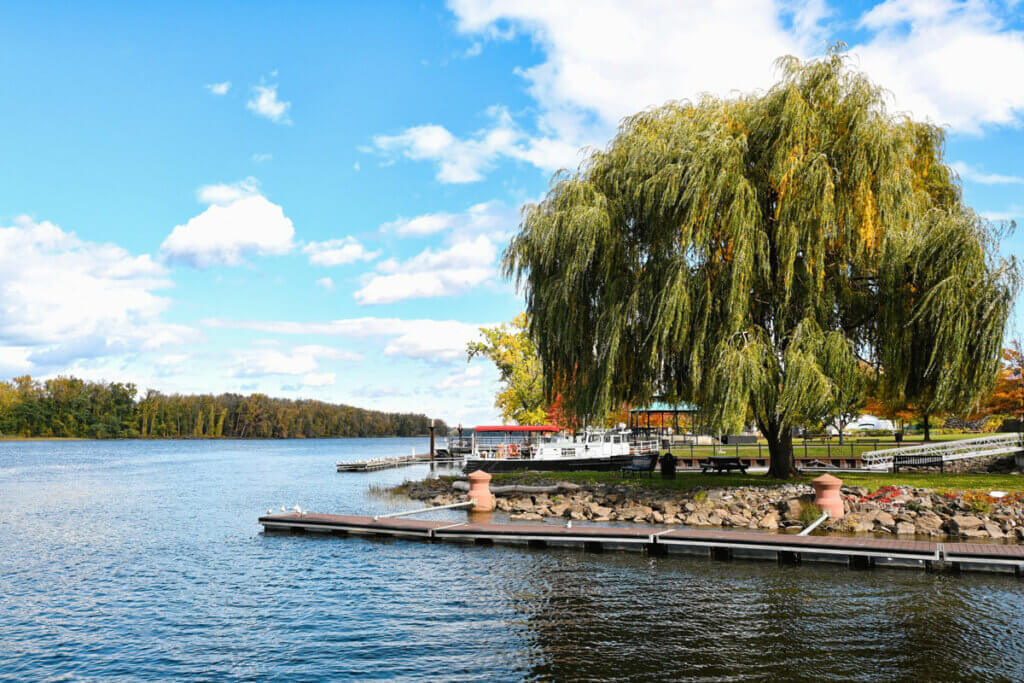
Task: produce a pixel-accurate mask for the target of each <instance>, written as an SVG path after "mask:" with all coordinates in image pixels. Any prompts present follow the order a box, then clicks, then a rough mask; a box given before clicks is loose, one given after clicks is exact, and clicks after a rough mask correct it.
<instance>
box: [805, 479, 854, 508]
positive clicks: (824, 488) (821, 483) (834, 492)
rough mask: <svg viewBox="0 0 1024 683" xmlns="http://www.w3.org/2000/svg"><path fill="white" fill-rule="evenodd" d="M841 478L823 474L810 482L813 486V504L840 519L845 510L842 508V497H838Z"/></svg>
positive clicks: (841, 482)
mask: <svg viewBox="0 0 1024 683" xmlns="http://www.w3.org/2000/svg"><path fill="white" fill-rule="evenodd" d="M842 485H843V480H842V479H839V478H838V477H833V476H832V475H831V474H823V475H821V476H820V477H818V478H817V479H815V480H813V481H812V482H811V486H813V487H814V504H815V505H817V506H818V509H819V510H821V511H822V512H827V513H828V514H829V516H830V517H833V518H835V519H840V518H842V517H843V515H845V514H846V512H845V511H844V510H843V499H842V498H840V497H839V487H840V486H842Z"/></svg>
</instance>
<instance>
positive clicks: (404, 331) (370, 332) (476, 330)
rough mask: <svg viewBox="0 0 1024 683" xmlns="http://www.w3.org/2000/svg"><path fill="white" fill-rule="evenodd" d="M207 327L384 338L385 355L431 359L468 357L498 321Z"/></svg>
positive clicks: (223, 322) (213, 322) (224, 323)
mask: <svg viewBox="0 0 1024 683" xmlns="http://www.w3.org/2000/svg"><path fill="white" fill-rule="evenodd" d="M203 324H204V325H205V326H207V327H211V328H217V329H235V330H252V331H256V332H265V333H273V334H289V335H303V336H307V335H324V336H339V337H348V338H355V339H368V338H384V339H386V340H387V341H386V343H385V346H384V355H385V356H402V357H406V358H416V359H421V360H429V361H444V362H452V361H465V359H466V344H467V343H468V342H470V341H475V340H478V339H479V338H480V328H481V327H490V326H493V325H494V324H495V323H490V322H482V323H464V322H459V321H455V320H430V319H418V320H404V319H401V318H372V317H366V318H346V319H341V320H331V321H326V322H294V321H287V320H274V321H262V320H227V319H222V318H214V319H210V320H204V321H203Z"/></svg>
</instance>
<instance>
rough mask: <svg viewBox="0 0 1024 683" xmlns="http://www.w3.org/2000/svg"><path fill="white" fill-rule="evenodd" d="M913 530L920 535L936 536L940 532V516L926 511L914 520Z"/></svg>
mask: <svg viewBox="0 0 1024 683" xmlns="http://www.w3.org/2000/svg"><path fill="white" fill-rule="evenodd" d="M914 531H915V532H917V533H918V534H921V535H922V536H937V535H938V534H940V533H942V517H939V516H938V515H937V514H935V513H934V512H926V513H924V514H922V515H921V516H920V517H918V518H917V521H916V522H914Z"/></svg>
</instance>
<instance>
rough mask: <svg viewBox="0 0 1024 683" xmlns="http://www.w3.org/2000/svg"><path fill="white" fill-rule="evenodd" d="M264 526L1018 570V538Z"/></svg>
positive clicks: (302, 523) (307, 517)
mask: <svg viewBox="0 0 1024 683" xmlns="http://www.w3.org/2000/svg"><path fill="white" fill-rule="evenodd" d="M259 523H260V524H261V525H263V528H264V529H265V530H266V531H290V532H293V533H303V532H313V533H325V534H335V535H342V536H344V535H348V534H353V535H363V536H392V537H401V538H410V539H420V540H426V541H434V542H437V541H452V542H466V543H475V544H478V545H492V544H494V543H500V544H521V545H528V546H530V547H537V548H540V547H547V546H568V547H580V548H583V549H585V550H589V551H601V550H604V549H612V548H615V549H625V550H636V551H644V552H648V553H650V554H654V555H666V554H668V553H670V552H672V553H676V552H687V553H698V554H702V555H705V556H710V557H711V558H712V559H716V560H730V559H732V558H733V557H737V558H740V557H746V558H751V559H771V560H778V561H779V562H780V563H786V564H798V563H800V562H801V561H808V562H813V561H820V562H839V563H843V564H847V565H848V566H850V567H851V568H858V569H859V568H869V567H872V566H874V565H889V566H896V567H909V568H918V569H925V570H928V571H937V570H947V571H960V570H961V569H963V570H972V571H997V572H1010V573H1013V574H1015V575H1016V576H1018V577H1020V576H1024V545H1000V544H995V543H936V542H931V541H909V540H907V541H904V540H898V539H885V538H865V537H839V536H795V535H790V534H770V533H761V532H756V531H730V530H718V529H691V528H668V527H661V528H657V527H655V528H639V527H609V526H596V525H581V526H576V527H572V528H568V527H564V526H556V525H553V524H542V523H536V524H530V523H526V524H523V523H518V524H516V523H513V524H492V523H478V522H452V521H436V520H422V519H400V518H382V519H379V520H376V521H375V520H374V518H373V517H365V516H359V515H326V514H315V513H302V514H299V513H285V514H278V515H267V516H264V517H260V518H259Z"/></svg>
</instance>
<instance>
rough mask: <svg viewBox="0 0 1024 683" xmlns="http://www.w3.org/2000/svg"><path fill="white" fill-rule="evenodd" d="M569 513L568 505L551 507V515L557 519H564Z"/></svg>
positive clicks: (562, 504) (561, 504)
mask: <svg viewBox="0 0 1024 683" xmlns="http://www.w3.org/2000/svg"><path fill="white" fill-rule="evenodd" d="M568 511H569V504H568V503H555V504H554V505H552V506H551V514H552V515H553V516H555V517H564V516H565V514H566V513H567V512H568Z"/></svg>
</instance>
